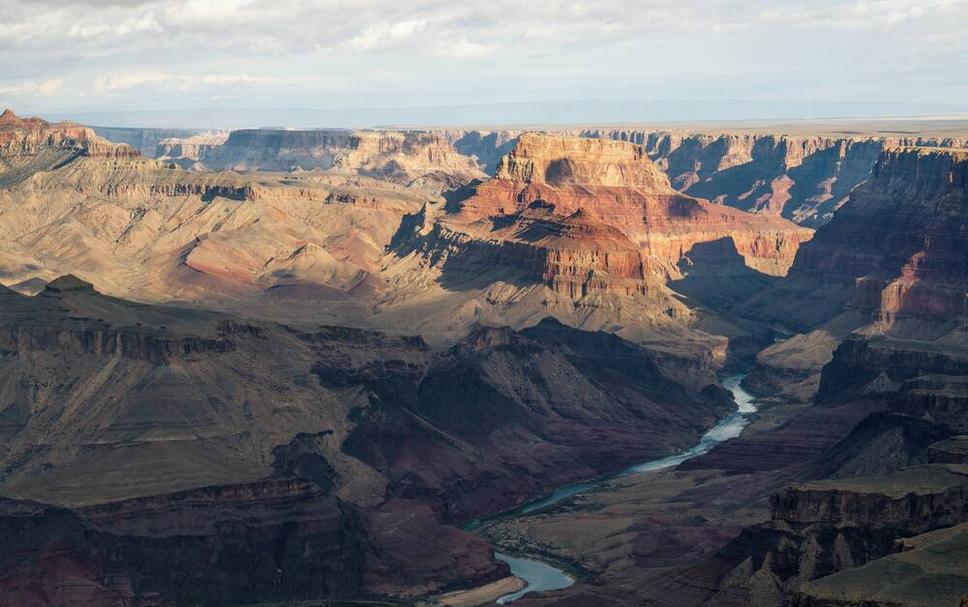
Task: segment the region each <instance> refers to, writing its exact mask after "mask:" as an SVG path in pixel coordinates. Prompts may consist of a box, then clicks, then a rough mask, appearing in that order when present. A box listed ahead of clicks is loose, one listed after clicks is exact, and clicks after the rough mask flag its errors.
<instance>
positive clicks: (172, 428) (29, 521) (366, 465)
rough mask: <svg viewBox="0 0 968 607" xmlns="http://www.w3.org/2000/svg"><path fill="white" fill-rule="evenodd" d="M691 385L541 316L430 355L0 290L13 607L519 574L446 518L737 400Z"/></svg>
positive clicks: (320, 591)
mask: <svg viewBox="0 0 968 607" xmlns="http://www.w3.org/2000/svg"><path fill="white" fill-rule="evenodd" d="M563 378H569V379H568V380H567V381H565V380H564V379H563ZM696 388H697V387H696V386H690V387H689V388H688V389H687V388H684V387H683V386H681V385H679V384H678V383H677V382H676V381H674V380H673V379H671V378H669V377H668V376H666V375H665V374H664V373H663V372H662V371H661V370H660V368H659V367H658V366H657V365H656V363H655V361H654V360H653V357H652V356H651V355H650V354H649V353H648V351H646V350H645V349H643V348H641V347H638V346H635V345H633V344H630V343H627V342H624V341H623V340H621V339H620V338H618V337H615V336H614V335H607V334H601V333H599V334H595V333H585V332H582V331H578V330H576V329H571V328H569V327H565V326H563V325H560V324H558V323H555V322H552V321H548V322H545V323H541V324H539V325H538V326H537V327H535V328H533V329H530V330H526V331H522V332H515V331H511V330H509V329H487V328H481V329H480V330H478V331H477V332H475V333H474V334H472V335H471V336H469V337H468V338H467V339H465V340H464V341H462V342H461V343H459V344H458V345H456V346H454V347H453V348H450V349H448V350H446V351H442V352H434V351H432V350H431V349H430V348H428V346H427V345H426V344H425V343H424V342H423V340H421V339H420V338H413V337H392V336H387V335H383V334H380V333H374V332H368V331H362V330H358V329H349V328H343V327H318V328H316V329H315V330H313V331H306V330H301V329H297V328H294V327H289V326H282V325H277V324H274V323H268V322H261V321H250V320H244V319H240V318H236V317H231V316H226V315H224V314H218V313H213V312H203V311H200V310H197V309H186V308H176V307H160V306H149V305H143V304H132V303H129V302H126V301H123V300H119V299H114V298H110V297H106V296H104V295H101V294H100V293H98V292H97V291H96V290H95V289H94V288H93V286H92V285H91V284H90V283H87V282H85V281H83V280H80V279H78V278H76V277H72V276H68V277H62V278H59V279H57V280H54V281H51V282H50V283H49V284H48V285H47V286H46V287H45V288H44V290H43V291H42V292H41V293H39V294H38V295H36V296H33V297H25V296H23V295H19V294H16V293H13V292H11V291H9V290H5V291H3V292H0V393H2V394H4V400H3V407H2V409H0V420H2V425H0V436H2V438H3V441H2V444H3V446H2V448H0V492H2V495H4V496H5V497H6V498H7V501H3V502H0V536H2V538H0V539H3V541H2V542H0V545H2V548H0V566H2V569H3V571H4V575H3V576H0V602H3V601H7V602H8V603H11V604H17V602H18V601H25V600H30V601H35V602H36V604H39V605H52V604H56V600H59V599H57V597H60V596H62V595H63V593H64V592H76V593H77V595H76V599H74V600H76V601H77V603H76V604H79V605H96V604H99V602H101V603H103V601H107V600H127V601H132V602H131V604H144V605H147V604H151V603H150V601H156V602H161V604H164V602H165V601H170V602H172V603H174V604H192V603H194V602H205V603H207V604H217V605H223V604H225V605H232V604H237V603H238V602H240V601H243V600H252V599H257V600H281V599H286V598H291V597H293V596H298V597H302V598H314V597H315V598H325V597H334V596H346V595H358V594H360V593H377V594H386V595H393V596H415V595H424V594H427V593H432V592H435V591H438V590H441V589H444V588H447V587H449V586H452V585H455V584H457V583H461V584H473V583H487V582H490V581H493V580H495V579H497V578H500V577H502V576H504V575H506V573H507V570H506V568H505V567H504V566H503V565H500V564H498V563H495V562H494V561H493V560H492V559H491V550H490V548H489V546H488V545H487V544H486V543H485V542H483V540H481V539H480V538H476V537H474V536H472V535H470V534H466V533H463V532H460V531H458V530H457V529H455V528H454V527H448V526H444V524H445V523H457V522H462V521H464V520H466V519H467V518H470V517H473V516H478V515H480V514H482V513H485V512H491V511H494V510H499V509H504V508H508V507H511V506H514V505H516V504H517V503H518V502H520V501H523V500H524V499H526V498H527V497H529V496H531V495H533V494H535V493H539V492H541V491H544V490H547V489H549V488H551V487H552V486H553V485H554V484H557V483H562V482H569V481H574V480H578V479H580V478H583V477H586V476H591V475H595V474H599V473H602V472H604V471H606V470H610V469H611V468H612V467H614V466H615V465H616V464H617V463H620V462H629V461H632V460H635V459H638V458H642V457H652V456H655V455H658V454H661V453H665V452H668V451H671V450H674V449H677V448H681V447H683V446H685V445H687V444H690V443H691V442H693V441H695V440H696V439H697V437H698V435H699V434H700V433H701V432H702V431H703V428H704V427H705V426H706V425H708V424H709V423H710V422H711V421H712V420H713V419H715V417H717V416H718V415H721V414H722V412H723V410H724V409H725V408H726V406H727V402H726V399H724V397H723V396H722V394H721V392H719V391H718V390H717V389H716V388H715V387H713V386H708V387H706V389H704V390H697V389H696ZM455 403H456V404H458V405H455ZM643 437H648V440H643ZM521 441H523V442H525V443H527V444H528V447H527V448H526V449H523V448H521V444H522V442H521ZM603 443H605V444H607V445H609V447H608V449H604V450H603V449H601V446H602V444H603ZM576 448H577V449H579V450H581V451H582V452H583V453H584V455H582V456H580V457H577V458H576V457H575V449H576ZM485 461H488V462H490V463H489V464H488V465H482V462H485ZM518 466H524V468H525V469H527V470H530V471H531V472H530V473H527V474H523V473H520V472H514V470H516V469H517V467H518ZM418 538H419V540H418ZM428 538H433V539H432V540H430V539H428ZM25 559H28V560H30V562H32V563H34V564H35V566H34V567H33V568H26V569H25V568H23V566H22V563H24V562H25ZM184 567H189V568H190V569H191V571H190V572H186V571H185V570H184V569H183V568H184ZM246 592H247V593H248V594H245V595H244V596H243V595H242V594H239V593H246ZM137 601H142V602H141V603H138V602H137Z"/></svg>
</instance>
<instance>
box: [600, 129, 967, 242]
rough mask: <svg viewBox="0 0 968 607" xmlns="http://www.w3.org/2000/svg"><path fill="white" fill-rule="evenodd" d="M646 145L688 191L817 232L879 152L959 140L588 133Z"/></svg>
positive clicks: (961, 142) (866, 173)
mask: <svg viewBox="0 0 968 607" xmlns="http://www.w3.org/2000/svg"><path fill="white" fill-rule="evenodd" d="M582 134H583V135H584V136H591V137H606V138H610V139H618V140H621V141H631V142H634V143H638V144H640V145H643V146H644V147H645V148H646V150H647V151H648V154H649V156H650V157H651V158H652V159H653V160H654V161H655V162H656V164H657V165H658V166H659V167H661V168H662V169H663V170H664V171H666V173H668V175H669V178H670V179H671V180H672V184H673V186H674V187H675V188H676V189H677V190H680V191H682V192H683V193H686V194H689V195H691V196H696V197H699V198H708V199H710V200H712V201H714V202H717V203H721V204H727V205H730V206H733V207H736V208H740V209H744V210H749V211H756V212H763V213H772V214H779V215H782V216H783V217H787V218H789V219H792V220H793V221H795V222H797V223H799V224H802V225H807V226H811V227H817V226H820V225H823V224H825V223H827V222H828V221H830V219H831V218H832V217H833V216H834V214H835V213H836V211H837V210H838V209H839V208H840V206H842V205H843V204H844V203H845V202H846V201H847V198H848V196H849V195H850V192H851V190H853V189H854V188H855V187H856V186H858V185H859V184H861V183H863V182H864V181H866V180H867V179H869V178H870V174H871V170H872V169H873V167H874V164H875V162H876V161H877V159H878V157H879V156H880V154H881V153H882V152H883V151H885V150H888V149H892V148H895V147H899V146H912V147H939V146H943V147H946V148H959V147H964V146H965V145H966V144H968V140H966V139H961V138H942V137H910V138H906V137H894V136H892V137H876V136H856V137H828V136H809V135H805V136H796V135H770V134H749V135H744V134H712V133H699V134H693V133H670V132H661V131H635V130H623V129H616V130H589V131H584V132H583V133H582Z"/></svg>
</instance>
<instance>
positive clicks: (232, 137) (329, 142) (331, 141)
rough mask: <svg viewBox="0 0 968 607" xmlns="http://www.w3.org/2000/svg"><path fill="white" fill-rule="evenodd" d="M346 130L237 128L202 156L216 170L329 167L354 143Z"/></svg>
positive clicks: (277, 169)
mask: <svg viewBox="0 0 968 607" xmlns="http://www.w3.org/2000/svg"><path fill="white" fill-rule="evenodd" d="M353 142H354V139H353V133H352V132H351V131H348V130H337V129H333V130H322V129H321V130H312V131H304V130H285V129H240V130H237V131H232V132H231V133H229V136H228V139H226V140H225V143H224V144H222V145H220V146H217V147H215V148H213V149H212V150H210V151H209V153H208V154H206V155H205V157H204V158H203V161H204V163H205V165H206V166H208V167H209V168H212V169H216V170H223V169H230V170H235V171H257V170H263V171H288V170H289V169H291V168H293V167H299V168H302V169H305V170H312V169H329V168H332V166H333V164H334V163H335V161H336V158H337V156H338V155H339V154H340V153H342V152H343V151H344V150H346V149H348V148H349V147H351V146H352V145H353Z"/></svg>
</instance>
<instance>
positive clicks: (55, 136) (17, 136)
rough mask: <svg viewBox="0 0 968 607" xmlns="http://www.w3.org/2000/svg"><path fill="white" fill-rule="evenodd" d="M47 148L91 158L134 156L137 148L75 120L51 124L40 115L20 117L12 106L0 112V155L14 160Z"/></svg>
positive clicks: (30, 155)
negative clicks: (97, 133)
mask: <svg viewBox="0 0 968 607" xmlns="http://www.w3.org/2000/svg"><path fill="white" fill-rule="evenodd" d="M45 151H53V152H62V153H71V154H78V155H82V156H87V157H90V158H134V157H137V156H140V154H138V152H137V150H135V149H134V148H132V147H131V146H129V145H127V144H118V143H112V142H110V141H107V140H106V139H102V138H101V137H98V136H97V135H96V134H95V133H94V131H93V130H91V129H90V128H88V127H85V126H82V125H80V124H76V123H73V122H58V123H50V122H47V121H46V120H43V119H41V118H37V117H31V118H21V117H19V116H17V115H16V114H14V112H13V111H12V110H10V109H7V110H4V112H3V114H0V158H4V159H7V160H9V161H11V162H15V163H16V161H17V160H18V159H24V158H29V157H34V156H37V155H39V154H42V153H44V152H45Z"/></svg>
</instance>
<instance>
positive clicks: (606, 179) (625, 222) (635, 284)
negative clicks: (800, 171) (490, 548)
mask: <svg viewBox="0 0 968 607" xmlns="http://www.w3.org/2000/svg"><path fill="white" fill-rule="evenodd" d="M423 222H424V225H425V226H426V225H427V223H428V218H427V217H424V218H423ZM425 229H429V232H428V235H427V236H425V237H424V240H423V242H422V243H421V244H420V247H421V249H422V251H423V254H424V255H425V256H426V257H427V258H428V259H429V261H430V263H431V264H432V265H435V266H439V267H441V268H442V269H443V272H444V273H445V278H446V274H447V273H453V274H458V275H460V274H463V275H468V276H470V275H472V274H474V273H475V272H476V270H474V268H482V267H483V266H490V267H491V268H492V269H493V268H495V267H504V268H507V269H508V274H509V275H511V276H513V278H512V280H514V281H522V282H523V283H528V282H536V283H540V284H544V285H547V286H548V287H550V288H552V289H554V290H555V291H556V292H560V293H563V294H565V295H567V296H568V297H572V298H581V297H585V296H588V295H590V294H601V293H605V294H607V293H617V294H621V295H644V294H647V293H649V292H657V291H658V290H660V289H661V285H662V283H663V282H665V281H666V280H669V279H673V278H681V277H682V276H683V265H682V262H683V260H684V259H685V258H687V257H688V256H689V255H690V254H692V253H693V252H695V251H697V250H698V249H700V248H708V247H709V246H715V247H720V248H722V250H723V251H724V253H729V252H731V253H732V255H733V256H734V257H736V256H738V257H741V258H742V259H743V261H744V262H745V265H746V266H748V267H751V268H754V269H756V270H757V271H759V272H763V273H766V274H773V275H777V274H783V273H784V272H785V270H786V267H787V265H788V264H789V263H790V261H791V260H792V258H793V255H794V254H795V252H796V249H797V247H798V246H799V244H800V242H802V241H804V240H806V239H807V238H809V235H810V233H809V230H806V229H803V228H798V227H796V226H794V225H793V224H790V223H788V222H785V221H783V220H779V219H774V218H769V217H765V216H754V215H749V214H746V213H742V212H740V211H736V210H735V209H730V208H728V207H723V206H717V205H711V204H709V203H707V202H706V201H702V200H698V199H694V198H689V197H686V196H683V195H681V194H679V193H677V192H676V191H675V190H674V189H672V187H671V186H670V184H669V181H668V179H667V178H666V177H665V175H664V174H663V173H662V172H661V171H660V170H659V169H658V168H657V167H656V166H655V165H654V164H653V163H652V162H651V161H650V160H649V159H648V157H647V155H646V154H645V150H644V149H643V148H642V147H640V146H635V145H632V144H628V143H623V142H615V141H609V140H604V139H589V138H562V137H554V136H549V135H540V134H525V135H522V136H521V137H520V138H519V139H518V142H517V145H516V146H515V148H514V150H513V151H512V152H511V153H510V154H508V155H507V156H505V157H504V159H502V160H501V162H500V163H499V165H498V168H497V172H496V174H495V177H494V178H493V179H491V180H489V181H487V182H485V183H483V184H481V185H478V186H476V187H474V188H473V189H471V190H470V191H469V192H468V194H467V195H465V197H464V198H463V199H462V200H460V201H459V202H456V203H454V204H452V205H449V208H447V209H444V212H443V214H438V215H437V216H436V218H435V221H434V223H433V224H432V228H426V227H425ZM709 258H715V256H709ZM724 258H726V259H731V258H730V257H729V256H728V255H725V256H724Z"/></svg>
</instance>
